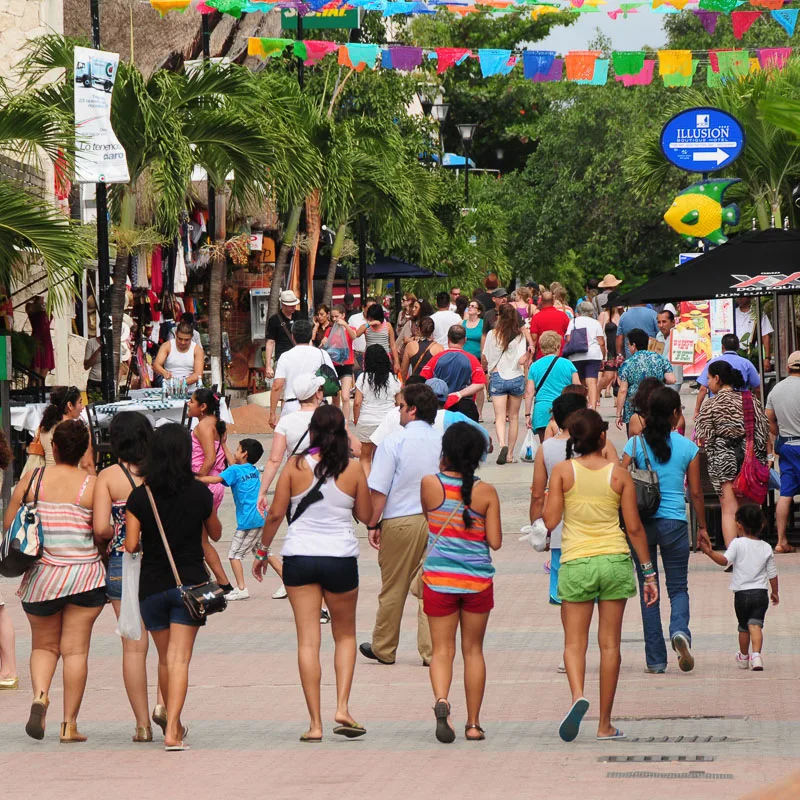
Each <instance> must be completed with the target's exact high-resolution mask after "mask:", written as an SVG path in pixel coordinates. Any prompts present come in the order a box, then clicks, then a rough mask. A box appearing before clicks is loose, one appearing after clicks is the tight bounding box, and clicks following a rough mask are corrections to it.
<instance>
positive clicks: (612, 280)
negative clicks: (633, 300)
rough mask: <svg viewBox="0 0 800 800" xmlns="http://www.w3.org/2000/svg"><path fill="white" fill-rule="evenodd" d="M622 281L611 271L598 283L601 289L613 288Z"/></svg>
mask: <svg viewBox="0 0 800 800" xmlns="http://www.w3.org/2000/svg"><path fill="white" fill-rule="evenodd" d="M621 283H622V281H621V280H619V279H618V278H617V277H616V275H614V274H613V273H611V272H609V273H608V274H607V275H606V276H605V277H604V278H603V280H602V281H600V283H599V284H598V285H597V286H598V288H600V289H613V288H614V287H615V286H619V285H620V284H621Z"/></svg>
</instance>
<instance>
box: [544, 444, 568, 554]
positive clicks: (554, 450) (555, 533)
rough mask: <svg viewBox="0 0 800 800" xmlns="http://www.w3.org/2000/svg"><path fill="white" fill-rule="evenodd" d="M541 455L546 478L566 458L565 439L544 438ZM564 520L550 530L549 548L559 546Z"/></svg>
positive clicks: (553, 548)
mask: <svg viewBox="0 0 800 800" xmlns="http://www.w3.org/2000/svg"><path fill="white" fill-rule="evenodd" d="M542 456H543V458H544V466H545V469H546V470H547V479H548V481H549V480H550V476H551V475H552V474H553V470H554V469H555V466H556V464H560V463H561V462H562V461H566V460H567V440H566V439H545V440H544V441H543V442H542ZM563 528H564V522H563V521H562V522H559V523H558V525H556V527H555V528H553V530H552V531H551V532H550V549H551V550H555V549H557V548H560V547H561V532H562V530H563Z"/></svg>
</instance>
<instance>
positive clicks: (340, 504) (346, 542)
mask: <svg viewBox="0 0 800 800" xmlns="http://www.w3.org/2000/svg"><path fill="white" fill-rule="evenodd" d="M306 463H307V464H308V466H309V467H310V469H311V470H313V469H314V468H315V467H316V466H317V461H316V460H315V459H314V458H313V456H310V455H307V456H306ZM312 477H313V476H312ZM316 485H317V478H313V480H312V483H311V486H309V487H308V489H306V491H305V492H302V493H301V494H298V495H294V496H293V497H292V504H291V509H292V514H293V515H294V513H295V512H296V510H297V504H298V503H299V502H300V500H301V499H302V498H303V497H305V496H306V495H307V494H308V493H309V492H310V491H311V490H312V489H313V488H314V487H315V486H316ZM320 491H321V492H322V500H320V501H318V502H316V503H312V504H311V505H310V506H308V508H306V510H305V511H304V512H303V514H302V515H301V516H300V518H299V519H298V520H297V521H296V522H293V523H292V524H291V525H290V526H289V530H288V531H287V532H286V538H285V539H284V540H283V549H282V550H281V555H282V556H284V557H286V556H329V557H333V558H356V557H358V539H356V534H355V530H354V528H353V504H354V503H355V498H353V497H350V495H349V494H345V493H344V492H343V491H342V490H341V489H339V487H338V486H337V485H336V481H335V480H333V478H328V479H326V480H325V482H324V483H323V484H322V486H320Z"/></svg>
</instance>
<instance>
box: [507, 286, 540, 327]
mask: <svg viewBox="0 0 800 800" xmlns="http://www.w3.org/2000/svg"><path fill="white" fill-rule="evenodd" d="M514 295H516V296H513V295H512V300H511V305H512V306H514V308H516V309H517V313H518V314H519V315H520V317H521V319H522V321H523V322H524V323H528V322H530V321H531V317H533V315H534V314H535V313H536V310H537V309H536V307H535V306H534V305H533V294H532V292H531V290H530V289H529V288H528V287H527V286H520V287H519V289H517V290H516V292H514Z"/></svg>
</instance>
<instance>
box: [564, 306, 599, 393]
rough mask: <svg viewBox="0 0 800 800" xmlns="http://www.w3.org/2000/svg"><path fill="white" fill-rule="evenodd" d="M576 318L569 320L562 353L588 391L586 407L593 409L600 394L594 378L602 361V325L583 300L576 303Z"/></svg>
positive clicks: (596, 377)
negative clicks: (587, 405)
mask: <svg viewBox="0 0 800 800" xmlns="http://www.w3.org/2000/svg"><path fill="white" fill-rule="evenodd" d="M576 310H577V316H576V317H575V319H571V320H570V321H569V327H567V333H566V336H565V345H564V352H565V353H568V357H569V360H570V361H571V362H572V363H573V364H574V365H575V369H577V370H578V377H579V378H580V380H581V383H582V384H583V385H584V386H585V387H586V388H587V389H588V390H589V397H588V400H589V408H597V406H598V405H599V402H600V395H599V394H598V391H597V379H598V377H599V375H600V369H601V367H602V366H603V362H604V361H605V358H606V338H605V332H604V331H603V326H602V325H601V324H600V323H599V322H598V321H597V320H596V319H595V318H594V308H593V307H592V304H591V303H590V302H588V301H586V300H584V302H582V303H578V305H577V307H576Z"/></svg>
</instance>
